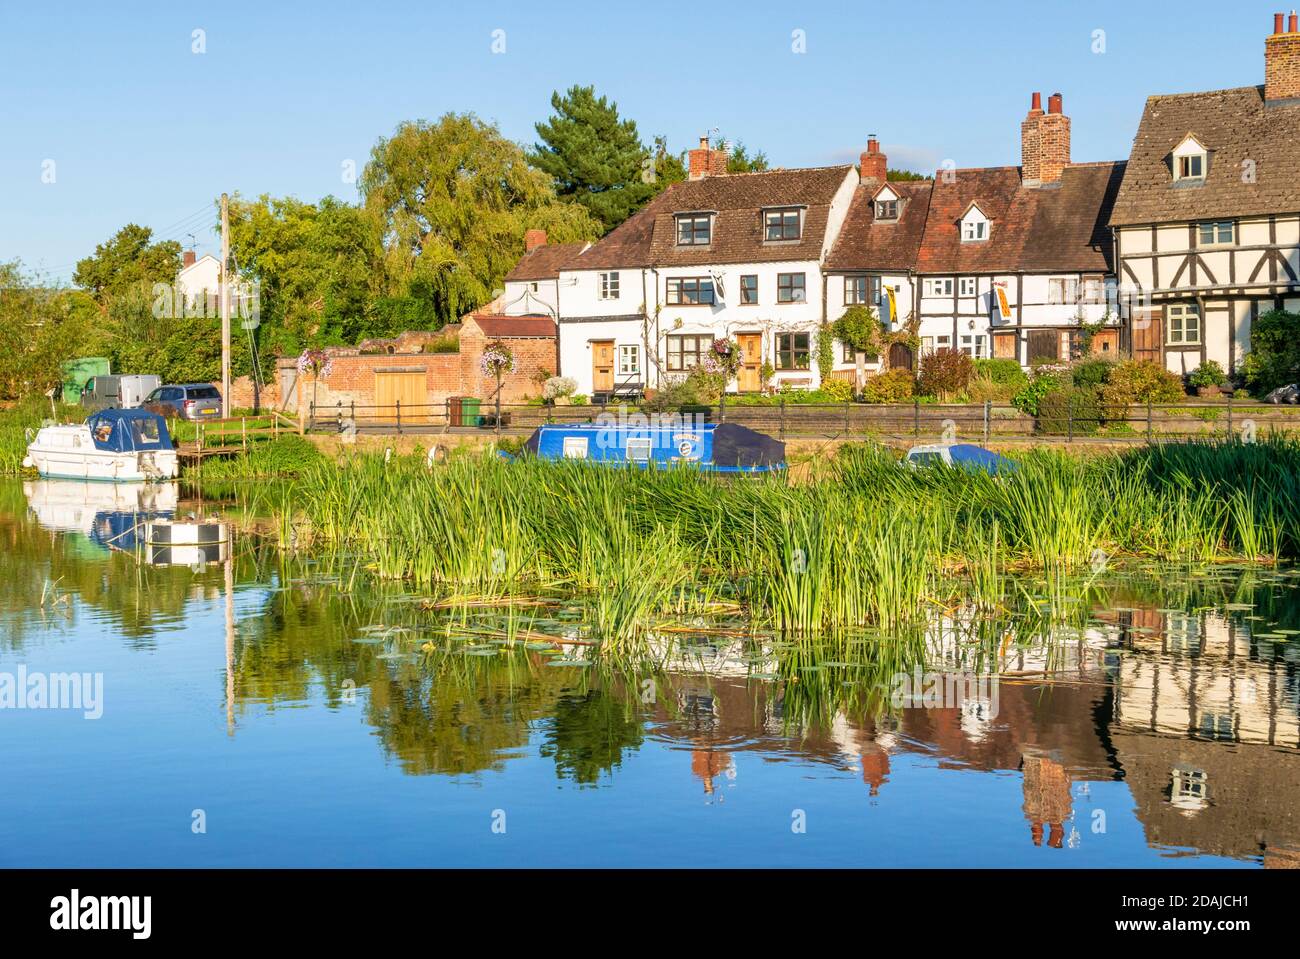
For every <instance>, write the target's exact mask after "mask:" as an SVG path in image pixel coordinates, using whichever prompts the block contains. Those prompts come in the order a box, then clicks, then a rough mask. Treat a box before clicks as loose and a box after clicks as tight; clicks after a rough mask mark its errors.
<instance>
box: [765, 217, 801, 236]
mask: <svg viewBox="0 0 1300 959" xmlns="http://www.w3.org/2000/svg"><path fill="white" fill-rule="evenodd" d="M802 235H803V217H802V216H801V213H800V211H799V210H797V209H785V210H764V211H763V240H764V242H773V241H778V240H797V239H799V238H800V237H801V236H802Z"/></svg>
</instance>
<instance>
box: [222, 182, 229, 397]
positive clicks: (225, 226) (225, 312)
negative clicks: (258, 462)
mask: <svg viewBox="0 0 1300 959" xmlns="http://www.w3.org/2000/svg"><path fill="white" fill-rule="evenodd" d="M221 405H222V410H221V412H222V414H223V415H224V416H229V415H230V197H229V196H228V195H227V194H225V193H223V194H221Z"/></svg>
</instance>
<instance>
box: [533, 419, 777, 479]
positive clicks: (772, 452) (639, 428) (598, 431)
mask: <svg viewBox="0 0 1300 959" xmlns="http://www.w3.org/2000/svg"><path fill="white" fill-rule="evenodd" d="M523 451H524V452H525V453H531V454H533V455H535V456H537V457H538V458H539V459H544V460H561V459H579V460H589V461H591V462H594V463H602V464H606V465H623V464H630V465H634V466H643V467H644V466H649V465H650V464H652V463H653V464H656V465H660V466H669V465H673V464H689V465H693V466H697V467H698V468H699V469H701V470H704V471H706V472H711V473H771V472H775V471H778V470H783V469H785V444H784V443H782V442H780V441H779V440H774V439H772V437H770V436H767V435H766V434H764V433H759V432H757V431H755V430H751V429H750V428H749V427H747V426H741V425H740V424H738V423H690V422H689V421H687V422H681V423H678V422H668V423H653V422H648V423H644V424H643V423H640V422H626V423H624V422H620V423H599V422H598V423H565V424H559V423H557V424H554V425H550V424H548V425H545V426H539V427H538V428H537V430H536V431H535V432H534V433H533V435H532V436H530V437H529V438H528V441H527V442H526V443H524V449H523Z"/></svg>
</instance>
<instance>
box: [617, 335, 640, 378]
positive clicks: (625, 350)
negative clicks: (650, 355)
mask: <svg viewBox="0 0 1300 959" xmlns="http://www.w3.org/2000/svg"><path fill="white" fill-rule="evenodd" d="M618 375H619V376H640V375H641V346H640V344H638V343H620V344H619V347H618Z"/></svg>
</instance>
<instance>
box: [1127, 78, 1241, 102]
mask: <svg viewBox="0 0 1300 959" xmlns="http://www.w3.org/2000/svg"><path fill="white" fill-rule="evenodd" d="M1262 89H1264V84H1262V83H1252V84H1248V85H1247V86H1244V87H1224V88H1222V89H1221V90H1193V91H1190V92H1187V93H1152V94H1150V95H1148V96H1147V103H1150V102H1151V101H1153V100H1178V99H1181V98H1183V97H1212V96H1214V95H1216V94H1219V93H1245V92H1246V91H1247V90H1254V91H1255V92H1256V93H1258V92H1259V91H1260V90H1262Z"/></svg>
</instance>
